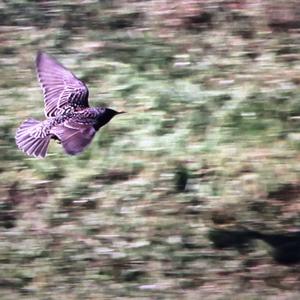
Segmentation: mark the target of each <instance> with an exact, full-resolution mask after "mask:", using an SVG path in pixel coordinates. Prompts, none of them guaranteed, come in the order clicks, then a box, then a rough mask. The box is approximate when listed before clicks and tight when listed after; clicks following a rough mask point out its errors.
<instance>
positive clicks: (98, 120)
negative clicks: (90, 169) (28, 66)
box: [16, 52, 122, 157]
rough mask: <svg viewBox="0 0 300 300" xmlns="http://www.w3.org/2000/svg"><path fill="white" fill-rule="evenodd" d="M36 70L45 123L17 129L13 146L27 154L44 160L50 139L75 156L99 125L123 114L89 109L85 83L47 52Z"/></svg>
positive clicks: (30, 123) (39, 58) (39, 57)
mask: <svg viewBox="0 0 300 300" xmlns="http://www.w3.org/2000/svg"><path fill="white" fill-rule="evenodd" d="M36 70H37V74H38V78H39V81H40V84H41V87H42V90H43V95H44V103H45V116H46V120H44V121H37V120H34V119H28V120H26V121H24V122H23V123H22V124H21V125H20V127H19V128H18V130H17V132H16V144H17V146H18V148H19V149H20V150H22V151H23V152H25V153H26V154H28V155H30V156H35V157H45V156H46V154H47V149H48V145H49V142H50V140H51V139H55V140H59V141H60V142H61V144H62V146H63V148H64V150H65V152H66V153H68V154H71V155H75V154H78V153H80V152H82V151H83V150H84V148H85V147H87V146H88V145H89V144H90V142H91V141H92V139H93V137H94V135H95V134H96V132H97V131H98V130H99V129H100V128H101V127H102V126H104V125H105V124H106V123H108V122H109V121H110V120H111V119H112V118H113V117H114V116H115V115H117V114H120V113H122V112H117V111H115V110H113V109H110V108H103V107H89V104H88V96H89V92H88V88H87V86H86V85H85V83H83V82H82V81H80V80H79V79H78V78H77V77H76V76H75V75H74V74H73V73H72V72H71V71H69V70H68V69H66V68H65V67H64V66H63V65H61V64H60V63H59V62H58V61H57V60H55V59H54V58H52V57H50V56H49V55H47V54H46V53H43V52H39V53H38V55H37V59H36Z"/></svg>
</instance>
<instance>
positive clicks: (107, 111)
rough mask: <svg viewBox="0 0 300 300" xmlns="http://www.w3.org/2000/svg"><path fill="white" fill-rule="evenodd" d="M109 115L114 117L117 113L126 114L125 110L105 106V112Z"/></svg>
mask: <svg viewBox="0 0 300 300" xmlns="http://www.w3.org/2000/svg"><path fill="white" fill-rule="evenodd" d="M104 113H105V114H106V115H107V116H108V117H110V119H111V118H113V117H114V116H116V115H120V114H124V113H125V111H116V110H114V109H111V108H105V112H104Z"/></svg>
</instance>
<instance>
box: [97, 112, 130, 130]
mask: <svg viewBox="0 0 300 300" xmlns="http://www.w3.org/2000/svg"><path fill="white" fill-rule="evenodd" d="M99 112H100V113H99V117H98V118H97V124H96V125H95V126H94V128H95V129H96V130H98V129H99V128H100V127H102V126H104V125H105V124H106V123H108V122H109V121H110V120H111V119H112V118H113V117H114V116H116V115H119V114H123V113H125V112H124V111H116V110H114V109H111V108H101V109H100V111H99Z"/></svg>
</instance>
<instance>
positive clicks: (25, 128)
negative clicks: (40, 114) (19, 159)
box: [15, 119, 51, 157]
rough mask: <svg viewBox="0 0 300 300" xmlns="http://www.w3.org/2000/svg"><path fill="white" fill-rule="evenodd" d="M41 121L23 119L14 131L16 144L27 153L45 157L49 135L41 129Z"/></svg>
mask: <svg viewBox="0 0 300 300" xmlns="http://www.w3.org/2000/svg"><path fill="white" fill-rule="evenodd" d="M43 124H44V123H43V122H40V121H37V120H34V119H28V120H26V121H24V122H23V123H22V124H21V125H20V127H19V128H18V130H17V132H16V137H15V138H16V144H17V146H18V148H19V149H20V150H22V151H23V152H25V153H26V154H27V155H31V156H35V157H45V156H46V154H47V149H48V145H49V142H50V139H51V135H47V134H45V132H44V131H43V127H44V126H43Z"/></svg>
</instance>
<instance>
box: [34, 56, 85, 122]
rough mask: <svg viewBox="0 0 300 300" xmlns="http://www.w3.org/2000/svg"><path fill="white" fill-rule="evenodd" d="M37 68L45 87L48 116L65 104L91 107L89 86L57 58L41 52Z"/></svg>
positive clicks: (55, 112) (53, 114)
mask: <svg viewBox="0 0 300 300" xmlns="http://www.w3.org/2000/svg"><path fill="white" fill-rule="evenodd" d="M36 70H37V75H38V78H39V81H40V84H41V87H42V89H43V94H44V101H45V115H46V117H54V116H55V115H56V114H57V112H58V111H59V109H60V108H63V107H65V106H71V107H74V108H76V107H79V108H86V107H89V104H88V97H89V91H88V88H87V86H86V85H85V84H84V83H83V82H82V81H80V80H79V79H78V78H77V77H76V76H75V75H74V74H73V73H72V72H71V71H69V70H68V69H66V68H65V67H64V66H63V65H61V64H60V63H59V62H58V61H57V60H55V59H54V58H52V57H51V56H49V55H48V54H46V53H44V52H39V53H38V55H37V58H36Z"/></svg>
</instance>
